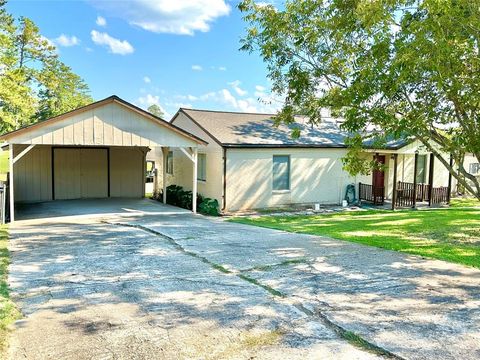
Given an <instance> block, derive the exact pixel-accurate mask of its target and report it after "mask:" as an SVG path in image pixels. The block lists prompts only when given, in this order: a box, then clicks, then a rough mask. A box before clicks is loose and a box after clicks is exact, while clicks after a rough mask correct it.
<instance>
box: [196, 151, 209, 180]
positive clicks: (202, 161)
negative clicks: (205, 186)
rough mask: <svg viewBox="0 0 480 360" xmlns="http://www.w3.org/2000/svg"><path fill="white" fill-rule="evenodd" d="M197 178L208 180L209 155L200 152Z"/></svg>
mask: <svg viewBox="0 0 480 360" xmlns="http://www.w3.org/2000/svg"><path fill="white" fill-rule="evenodd" d="M197 180H200V181H207V155H206V154H198V162H197Z"/></svg>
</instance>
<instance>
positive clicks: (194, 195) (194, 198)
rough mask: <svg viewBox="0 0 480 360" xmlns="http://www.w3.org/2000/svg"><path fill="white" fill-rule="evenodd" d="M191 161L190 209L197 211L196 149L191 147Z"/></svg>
mask: <svg viewBox="0 0 480 360" xmlns="http://www.w3.org/2000/svg"><path fill="white" fill-rule="evenodd" d="M192 150H193V151H192V163H193V179H192V180H193V186H192V211H193V213H194V214H196V213H197V171H198V168H197V161H198V149H197V148H193V149H192Z"/></svg>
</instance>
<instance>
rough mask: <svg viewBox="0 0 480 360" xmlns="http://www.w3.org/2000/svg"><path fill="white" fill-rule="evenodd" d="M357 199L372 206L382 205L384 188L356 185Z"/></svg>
mask: <svg viewBox="0 0 480 360" xmlns="http://www.w3.org/2000/svg"><path fill="white" fill-rule="evenodd" d="M358 198H359V199H360V201H367V202H371V203H373V205H383V204H384V203H385V187H383V186H373V185H368V184H363V183H358Z"/></svg>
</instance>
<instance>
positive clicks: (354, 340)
mask: <svg viewBox="0 0 480 360" xmlns="http://www.w3.org/2000/svg"><path fill="white" fill-rule="evenodd" d="M102 222H103V223H105V224H109V225H113V226H123V227H129V228H135V229H139V230H142V231H145V232H148V233H151V234H154V235H155V236H158V237H160V238H162V239H163V240H165V241H166V242H167V243H169V244H170V245H172V246H173V247H174V248H175V249H176V250H178V251H180V252H181V253H183V254H185V255H188V256H191V257H194V258H195V259H197V260H199V261H201V262H203V263H205V264H207V265H209V266H210V267H212V268H213V269H215V270H218V271H220V272H222V273H224V274H231V275H234V276H236V277H238V278H239V279H241V280H243V281H246V282H248V283H250V284H252V285H255V286H257V287H260V288H262V289H263V290H265V291H267V292H268V293H270V294H271V295H272V296H273V297H277V298H283V299H287V298H288V296H287V294H285V293H283V292H281V291H279V290H277V289H274V288H273V287H271V286H269V285H266V284H263V283H262V282H260V281H259V280H257V279H255V278H253V277H250V276H249V275H246V274H245V272H246V271H248V270H243V271H236V270H230V269H227V268H226V267H224V266H223V265H220V264H217V263H215V262H213V261H211V260H209V259H207V258H206V257H204V256H202V255H199V254H197V253H195V252H193V251H190V250H187V249H185V248H184V247H183V246H182V245H180V244H179V243H178V242H176V241H175V240H174V239H173V238H171V237H169V236H167V235H165V234H163V233H161V232H159V231H156V230H153V229H151V228H148V227H146V226H143V225H140V224H131V223H123V222H110V221H105V220H104V221H102ZM302 262H303V263H305V262H306V260H305V259H303V258H302V259H295V260H293V261H286V262H284V263H279V264H274V265H266V266H265V267H256V268H253V269H249V270H257V271H258V270H264V269H268V268H270V267H272V266H273V267H277V266H285V265H289V264H291V263H302ZM287 300H288V299H287ZM289 303H290V304H291V305H292V306H294V307H295V308H296V309H297V310H298V311H300V312H302V313H303V314H305V315H306V316H308V317H310V318H317V319H319V320H320V321H321V322H322V324H324V325H325V326H326V327H327V328H329V329H331V330H332V331H334V332H335V333H336V334H337V335H338V336H339V337H340V338H342V339H344V340H346V341H347V342H349V343H350V344H352V345H353V346H355V347H357V348H359V349H361V350H364V351H368V352H371V353H374V354H376V355H379V356H382V357H385V358H389V359H396V360H404V358H402V357H400V356H398V355H396V354H394V353H392V352H391V351H389V350H387V349H385V348H383V347H380V346H378V345H376V344H374V343H372V342H370V341H368V340H366V339H364V338H363V337H361V336H360V335H358V334H356V333H354V332H352V331H349V330H347V329H345V328H344V327H342V326H340V325H338V324H337V323H335V322H333V321H332V320H331V319H329V318H328V316H326V315H325V314H324V313H323V312H322V311H320V310H316V311H312V310H309V309H307V308H306V307H305V306H303V305H302V304H301V303H299V302H293V301H291V299H290V301H289Z"/></svg>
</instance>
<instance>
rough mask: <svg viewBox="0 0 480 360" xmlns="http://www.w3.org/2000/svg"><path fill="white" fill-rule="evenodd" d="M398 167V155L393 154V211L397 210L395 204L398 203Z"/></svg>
mask: <svg viewBox="0 0 480 360" xmlns="http://www.w3.org/2000/svg"><path fill="white" fill-rule="evenodd" d="M397 165H398V154H393V192H392V210H395V203H396V202H397Z"/></svg>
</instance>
